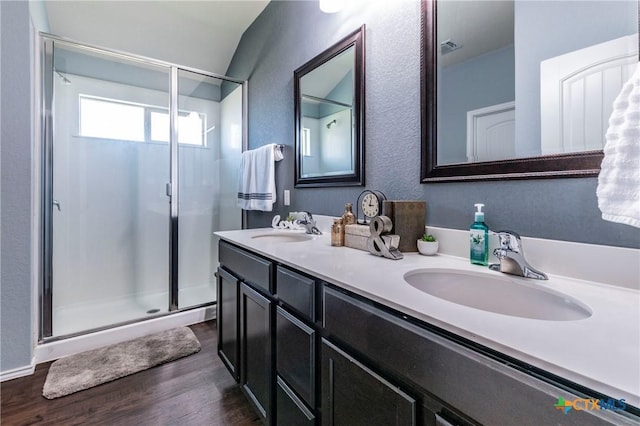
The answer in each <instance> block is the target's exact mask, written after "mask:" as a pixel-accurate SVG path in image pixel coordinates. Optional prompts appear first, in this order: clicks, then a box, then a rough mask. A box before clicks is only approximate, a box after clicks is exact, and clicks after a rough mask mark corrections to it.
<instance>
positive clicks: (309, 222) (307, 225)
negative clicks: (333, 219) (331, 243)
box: [298, 212, 322, 235]
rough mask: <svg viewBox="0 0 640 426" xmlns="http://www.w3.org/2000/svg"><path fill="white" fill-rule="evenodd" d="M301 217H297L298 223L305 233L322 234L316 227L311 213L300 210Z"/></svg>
mask: <svg viewBox="0 0 640 426" xmlns="http://www.w3.org/2000/svg"><path fill="white" fill-rule="evenodd" d="M301 213H302V216H303V218H302V219H298V223H299V224H300V225H303V226H304V229H305V232H306V233H307V234H315V235H322V232H321V231H320V230H319V229H318V228H317V227H316V221H315V220H314V219H313V215H312V214H311V213H309V212H301Z"/></svg>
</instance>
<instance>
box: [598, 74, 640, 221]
mask: <svg viewBox="0 0 640 426" xmlns="http://www.w3.org/2000/svg"><path fill="white" fill-rule="evenodd" d="M605 138H606V141H607V142H606V145H605V147H604V159H603V160H602V165H601V167H600V175H599V176H598V189H597V191H596V194H597V196H598V207H599V208H600V211H601V212H602V218H603V219H605V220H609V221H612V222H619V223H624V224H627V225H631V226H635V227H638V228H640V63H638V66H637V67H636V70H635V72H634V73H633V76H632V77H631V79H630V80H629V81H628V82H627V83H625V85H624V86H623V87H622V91H621V92H620V94H619V95H618V97H617V98H616V100H615V101H614V103H613V113H612V114H611V117H610V118H609V129H608V130H607V133H606V135H605Z"/></svg>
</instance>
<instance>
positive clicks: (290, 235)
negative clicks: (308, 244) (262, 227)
mask: <svg viewBox="0 0 640 426" xmlns="http://www.w3.org/2000/svg"><path fill="white" fill-rule="evenodd" d="M251 238H252V239H261V240H265V241H270V242H276V243H300V242H302V241H309V240H312V239H313V235H309V234H303V233H301V232H267V233H264V234H258V235H254V236H253V237H251Z"/></svg>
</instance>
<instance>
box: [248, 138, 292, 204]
mask: <svg viewBox="0 0 640 426" xmlns="http://www.w3.org/2000/svg"><path fill="white" fill-rule="evenodd" d="M282 157H283V156H282V153H281V152H280V150H279V149H278V148H277V147H276V145H275V144H268V145H264V146H261V147H260V148H256V149H252V150H247V151H245V152H243V153H242V160H241V163H240V173H238V207H240V208H242V209H244V210H261V211H267V212H270V211H271V210H272V209H273V203H275V202H276V177H275V161H280V160H282Z"/></svg>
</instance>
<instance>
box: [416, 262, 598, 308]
mask: <svg viewBox="0 0 640 426" xmlns="http://www.w3.org/2000/svg"><path fill="white" fill-rule="evenodd" d="M404 280H405V281H406V282H407V283H409V284H410V285H411V286H412V287H415V288H416V289H418V290H420V291H422V292H424V293H427V294H430V295H432V296H435V297H437V298H440V299H444V300H447V301H449V302H453V303H456V304H458V305H464V306H468V307H470V308H475V309H480V310H483V311H488V312H493V313H497V314H503V315H510V316H514V317H520V318H531V319H538V320H547V321H575V320H580V319H585V318H589V317H590V316H591V314H592V313H591V310H590V309H589V308H588V307H587V306H586V305H584V304H583V303H581V302H579V301H578V300H576V299H574V298H572V297H570V296H567V295H564V294H562V293H559V292H556V291H553V290H550V289H548V288H544V287H541V285H540V284H537V283H529V282H526V281H525V280H524V279H522V280H517V281H516V279H514V278H509V277H508V276H504V275H491V274H486V273H476V272H472V271H461V270H456V269H417V270H414V271H409V272H407V273H406V274H405V275H404Z"/></svg>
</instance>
